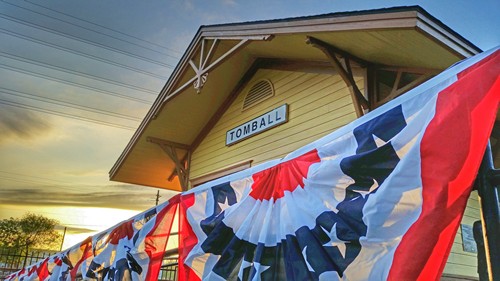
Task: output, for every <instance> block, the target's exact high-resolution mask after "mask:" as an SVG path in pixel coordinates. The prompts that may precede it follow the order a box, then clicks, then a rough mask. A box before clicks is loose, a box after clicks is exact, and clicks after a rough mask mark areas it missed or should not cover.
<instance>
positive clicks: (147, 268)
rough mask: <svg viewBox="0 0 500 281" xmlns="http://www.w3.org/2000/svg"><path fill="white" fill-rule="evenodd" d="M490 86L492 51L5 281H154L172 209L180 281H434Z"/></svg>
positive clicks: (473, 163)
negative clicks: (79, 280)
mask: <svg viewBox="0 0 500 281" xmlns="http://www.w3.org/2000/svg"><path fill="white" fill-rule="evenodd" d="M499 74H500V51H499V50H498V48H497V49H495V50H492V51H489V52H485V53H482V54H480V55H478V56H475V57H473V58H471V59H468V60H467V61H465V62H462V63H460V64H458V65H456V66H454V67H452V68H450V69H448V70H446V71H445V72H443V73H442V74H440V75H438V76H437V77H436V78H434V79H432V80H430V81H428V82H426V83H425V84H423V85H421V86H419V87H417V88H415V89H414V90H412V91H410V92H408V93H406V94H405V95H404V96H402V97H400V98H398V99H396V100H393V101H391V102H389V103H387V104H385V105H384V106H382V107H380V108H378V109H377V110H374V111H372V112H370V113H368V114H366V115H365V116H363V117H361V118H359V119H358V120H355V121H354V122H352V123H351V124H349V125H347V126H345V127H343V128H341V129H339V130H337V131H335V132H333V133H331V134H330V135H327V136H325V137H324V138H322V139H320V140H318V141H316V142H314V143H311V144H309V145H307V146H305V147H303V148H301V149H299V150H297V151H295V152H293V153H291V154H289V155H288V156H286V157H285V158H284V159H280V160H275V161H271V162H268V163H264V164H262V165H260V166H256V167H253V168H250V169H248V170H245V171H242V172H239V173H236V174H233V175H230V176H227V177H224V178H221V179H217V180H215V181H212V182H209V183H206V184H204V185H202V186H199V187H197V188H195V189H192V190H189V191H187V192H184V193H182V194H179V195H177V196H175V197H173V198H172V199H171V200H170V201H169V202H166V203H164V204H162V205H160V206H158V207H156V208H153V209H150V210H148V211H146V212H144V213H142V214H140V215H137V216H135V217H133V218H131V219H130V220H128V221H125V222H122V223H121V224H119V225H117V226H115V227H113V228H111V229H109V230H108V231H105V232H102V233H100V234H98V235H95V236H93V237H91V238H89V239H88V240H86V241H84V242H83V243H81V244H80V245H77V246H74V247H72V248H70V249H68V250H66V251H64V252H61V253H58V254H56V255H54V256H52V257H50V258H47V259H45V260H44V261H41V262H39V263H37V264H35V265H32V266H30V267H27V268H25V269H23V270H21V271H19V272H17V273H15V274H12V275H11V276H9V277H8V278H7V280H74V279H75V278H76V277H77V276H80V277H81V278H83V279H89V280H94V279H99V280H129V279H131V280H156V279H157V276H158V272H159V269H160V266H161V260H162V257H163V254H164V251H165V246H166V244H167V240H168V237H169V235H170V232H171V229H172V223H173V220H174V216H175V214H176V210H177V209H179V273H178V280H180V281H183V280H437V279H439V278H440V276H441V274H442V271H443V269H444V265H445V263H446V260H447V257H448V254H449V252H450V249H451V245H452V243H453V239H454V236H455V233H456V231H457V228H458V225H459V223H460V219H461V217H462V215H463V212H464V209H465V206H466V204H467V198H468V196H469V193H470V191H471V188H472V184H473V181H474V179H475V176H476V174H477V170H478V167H479V164H480V162H481V159H482V156H483V153H484V150H485V147H486V145H487V141H488V138H489V135H490V133H491V130H492V127H493V123H494V121H495V116H496V114H497V111H498V103H499V100H500V79H499ZM417 249H418V250H417Z"/></svg>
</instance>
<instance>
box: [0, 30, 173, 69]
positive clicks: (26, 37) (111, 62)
mask: <svg viewBox="0 0 500 281" xmlns="http://www.w3.org/2000/svg"><path fill="white" fill-rule="evenodd" d="M0 32H1V33H4V34H8V35H10V36H13V37H16V38H20V39H24V40H27V41H30V42H33V43H37V44H40V45H44V46H47V47H51V48H54V49H58V50H61V51H65V52H68V53H72V54H75V55H78V56H82V57H86V58H89V59H93V60H97V61H100V62H104V63H108V64H111V65H114V66H117V67H121V68H124V69H128V70H132V71H135V72H138V73H142V74H145V75H148V76H151V77H155V78H158V79H167V77H166V76H161V75H158V74H155V73H153V72H149V71H146V70H143V69H139V68H136V67H133V66H129V65H125V64H122V63H118V62H115V61H112V60H108V59H105V58H100V57H97V56H94V55H91V54H87V53H84V52H81V51H78V50H75V49H70V48H66V47H63V46H60V45H57V44H53V43H50V42H47V41H43V40H39V39H36V38H33V37H31V36H26V35H23V34H20V33H17V32H14V31H10V30H7V29H4V28H1V27H0Z"/></svg>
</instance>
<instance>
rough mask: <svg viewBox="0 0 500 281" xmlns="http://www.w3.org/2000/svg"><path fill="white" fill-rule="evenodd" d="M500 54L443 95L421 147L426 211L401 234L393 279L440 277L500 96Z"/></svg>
mask: <svg viewBox="0 0 500 281" xmlns="http://www.w3.org/2000/svg"><path fill="white" fill-rule="evenodd" d="M499 73H500V52H499V51H497V52H495V53H493V54H492V55H490V56H488V57H487V58H485V59H484V60H482V61H481V62H479V63H477V64H475V65H473V66H471V67H470V68H468V69H467V70H465V71H464V72H462V73H460V74H459V75H457V76H458V78H459V80H458V81H457V82H455V83H454V84H452V85H450V86H449V87H448V88H446V89H444V90H443V91H441V92H440V93H439V96H438V99H437V104H436V114H435V116H434V118H433V119H432V120H431V122H430V123H429V125H428V127H427V129H426V130H425V133H424V136H423V139H422V142H421V145H420V154H421V173H422V185H423V188H422V197H423V203H422V204H423V205H422V213H421V214H420V216H419V218H418V219H417V221H416V222H415V223H414V224H413V225H412V226H411V227H410V229H409V230H408V232H407V233H406V234H405V235H404V236H403V238H402V241H401V242H400V244H399V246H398V248H397V249H396V252H395V254H394V260H393V263H392V267H391V269H390V272H389V278H388V279H389V280H438V279H440V276H441V274H442V272H443V269H444V266H445V264H446V261H447V258H448V255H449V252H450V250H451V246H452V244H453V240H454V236H455V234H456V231H457V228H458V225H459V223H460V220H461V217H462V215H463V212H464V210H465V206H466V204H467V198H468V197H469V194H470V191H471V186H472V184H473V181H474V179H475V178H476V175H477V171H478V168H479V165H480V163H481V159H482V157H483V154H484V151H485V148H486V145H487V141H488V138H489V135H490V133H491V130H492V128H493V123H494V121H495V116H496V113H497V110H498V102H499V99H500V79H499V77H498V76H499Z"/></svg>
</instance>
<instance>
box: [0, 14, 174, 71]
mask: <svg viewBox="0 0 500 281" xmlns="http://www.w3.org/2000/svg"><path fill="white" fill-rule="evenodd" d="M0 18H3V19H6V20H10V21H13V22H17V23H19V24H22V25H26V26H29V27H33V28H36V29H40V30H43V31H45V32H48V33H53V34H57V35H59V36H61V37H65V38H69V39H73V40H76V41H79V42H82V43H86V44H89V45H93V46H96V47H100V48H103V49H106V50H109V51H113V52H116V53H120V54H123V55H126V56H129V57H133V58H136V59H139V60H143V61H146V62H149V63H152V64H156V65H159V66H163V67H167V68H174V66H173V65H171V64H168V63H163V62H160V61H157V60H154V59H150V58H148V57H145V56H141V55H137V54H134V53H131V52H128V51H124V50H121V49H118V48H114V47H110V46H107V45H104V44H101V43H98V42H95V41H92V40H88V39H84V38H80V37H77V36H73V35H71V34H68V33H65V32H61V31H57V30H55V29H52V28H48V27H45V26H41V25H39V24H35V23H32V22H28V21H26V20H22V19H19V18H16V17H12V16H9V15H7V14H4V13H0Z"/></svg>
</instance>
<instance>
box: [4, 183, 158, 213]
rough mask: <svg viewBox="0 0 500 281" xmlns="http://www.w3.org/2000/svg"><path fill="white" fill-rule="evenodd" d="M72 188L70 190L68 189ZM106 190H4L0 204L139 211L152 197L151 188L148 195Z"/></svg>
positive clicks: (85, 188) (150, 204) (152, 199)
mask: <svg viewBox="0 0 500 281" xmlns="http://www.w3.org/2000/svg"><path fill="white" fill-rule="evenodd" d="M74 188H75V187H72V189H74ZM106 189H107V190H102V187H101V188H90V187H82V188H81V190H82V191H83V192H77V191H70V190H64V189H63V188H61V186H58V187H57V188H50V187H44V189H38V188H10V189H9V188H4V189H1V190H0V204H10V205H25V206H26V205H28V206H40V205H44V206H73V207H105V208H117V209H126V210H139V211H142V210H146V209H148V208H150V207H153V205H154V201H155V195H156V192H155V190H154V189H151V192H144V191H133V190H130V189H129V190H119V189H115V188H112V187H110V188H106ZM108 189H109V190H108ZM165 197H166V196H165ZM162 199H166V198H162ZM162 201H164V200H162Z"/></svg>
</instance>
